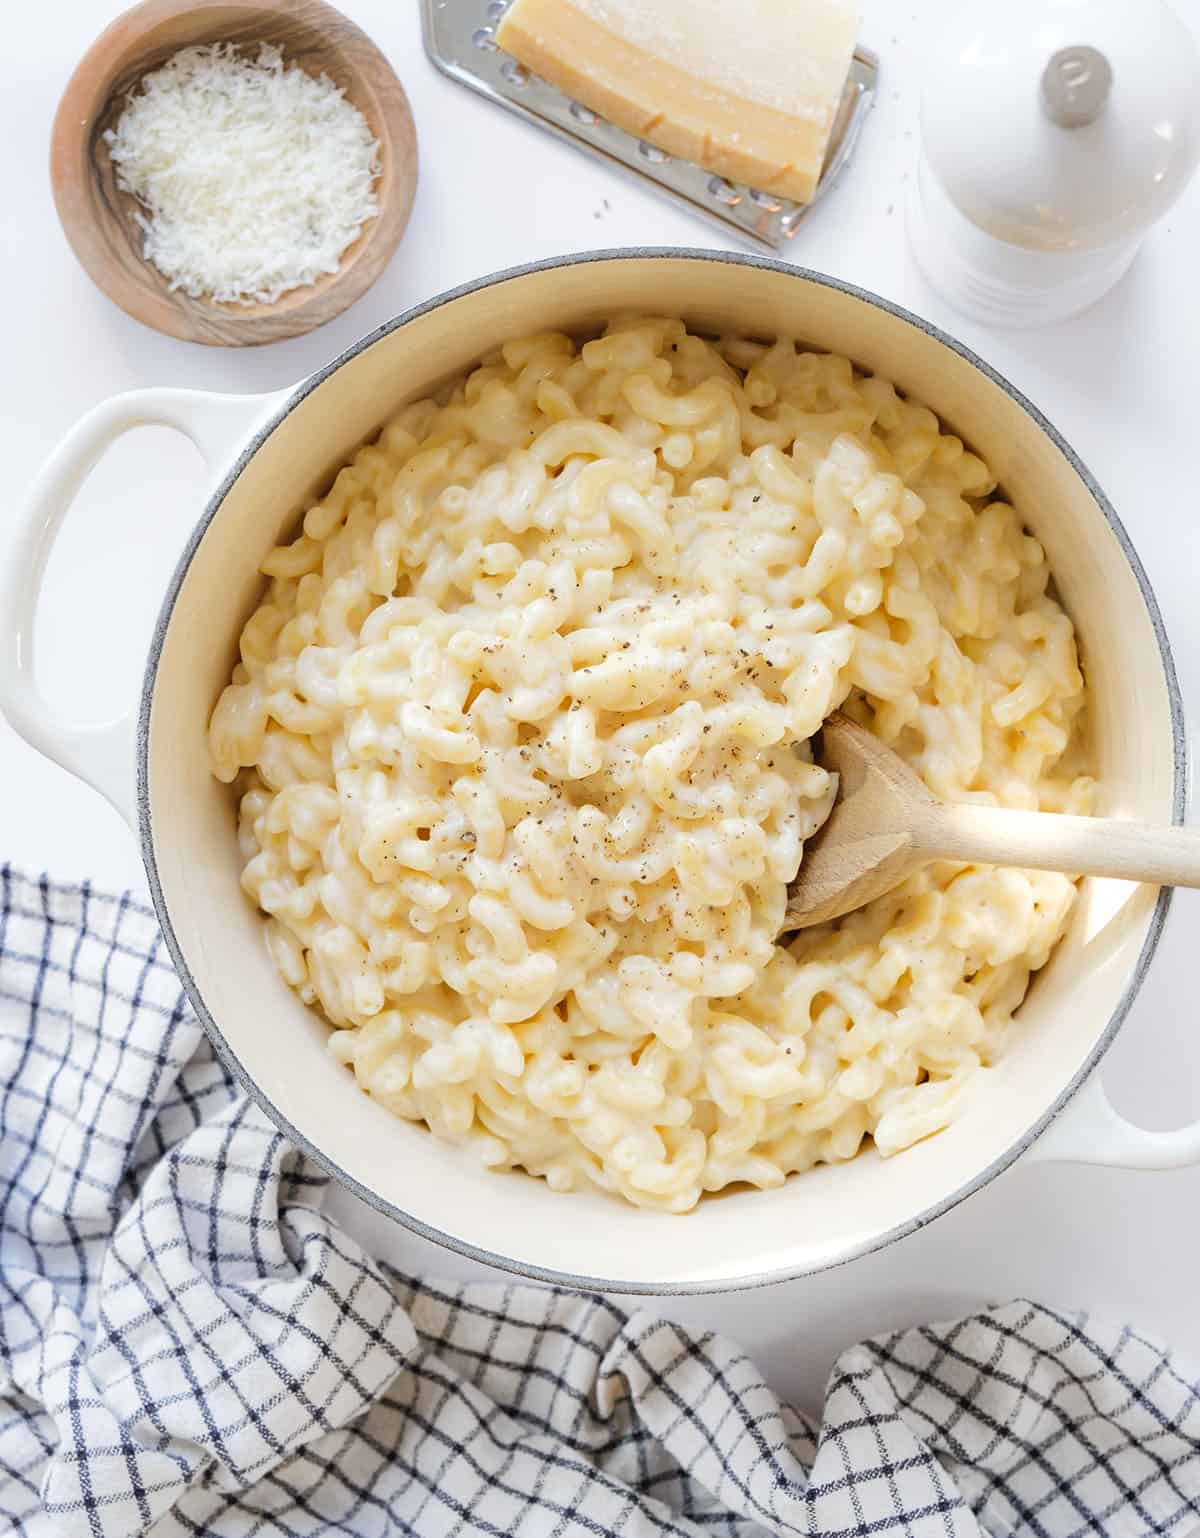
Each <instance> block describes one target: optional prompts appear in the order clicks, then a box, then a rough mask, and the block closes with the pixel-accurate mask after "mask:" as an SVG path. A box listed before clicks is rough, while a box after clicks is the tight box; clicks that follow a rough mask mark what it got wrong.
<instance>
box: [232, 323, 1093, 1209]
mask: <svg viewBox="0 0 1200 1538" xmlns="http://www.w3.org/2000/svg"><path fill="white" fill-rule="evenodd" d="M994 490H995V485H994V481H993V478H992V476H991V474H990V473H989V471H988V468H987V466H986V465H985V464H984V463H982V461H981V460H979V459H978V458H976V456H975V455H973V454H971V453H969V452H968V451H967V450H966V449H965V448H964V447H963V444H962V443H961V442H960V441H959V440H958V439H957V438H955V437H953V436H951V435H950V434H949V433H947V432H945V431H943V430H942V428H941V426H940V425H939V423H938V421H937V419H936V418H935V417H934V415H933V414H932V413H931V412H930V411H928V410H926V409H925V408H923V407H921V406H919V405H917V404H915V403H913V402H912V401H909V400H906V399H904V398H902V397H901V396H899V395H898V394H897V393H896V391H895V390H894V389H893V388H892V386H891V385H890V384H888V383H887V382H886V381H884V380H882V379H878V378H871V377H863V376H862V375H860V374H858V373H857V372H856V371H855V370H854V368H853V367H852V366H851V364H850V363H849V362H847V361H846V360H845V359H844V358H837V357H828V356H824V355H818V354H815V353H811V352H806V351H804V350H803V349H801V348H798V347H797V346H795V345H794V344H793V343H792V342H791V341H788V340H781V341H778V342H776V343H775V344H774V345H766V344H764V343H758V342H751V341H745V340H736V339H723V340H721V341H716V342H714V341H708V340H705V339H703V338H701V337H699V336H693V335H689V334H688V333H687V331H686V330H685V328H684V326H683V325H682V324H681V323H680V322H679V321H675V320H662V319H649V320H648V319H628V320H623V321H620V322H618V323H615V324H613V325H612V326H610V327H609V329H608V330H607V331H606V332H605V333H604V334H603V335H601V336H598V337H596V338H595V339H593V340H591V341H587V342H585V343H583V344H582V345H577V344H576V343H575V342H574V341H572V340H571V339H570V338H569V337H567V336H563V335H555V334H547V335H540V336H533V337H528V338H525V339H523V340H521V341H516V342H511V343H509V344H508V345H506V346H505V347H504V348H502V349H501V350H500V351H499V352H497V353H495V354H494V355H492V356H489V357H488V358H487V359H486V360H485V361H484V362H483V363H482V364H481V365H480V366H479V367H478V368H476V369H475V371H474V372H473V373H472V374H470V376H469V377H468V378H466V379H464V380H461V381H460V382H458V383H457V384H455V385H454V386H453V387H451V388H447V389H446V390H445V391H443V392H442V393H441V394H440V395H439V396H438V398H437V399H435V400H423V401H418V402H417V403H415V404H413V405H410V406H407V407H405V408H404V409H403V410H402V411H400V412H399V413H398V414H397V415H396V417H395V418H394V419H393V420H392V421H391V422H390V423H389V424H388V426H387V427H385V428H384V430H383V431H382V433H380V435H379V437H378V439H377V440H376V441H375V442H373V443H371V444H370V445H369V446H367V447H365V448H363V449H362V450H360V451H359V453H358V454H356V455H355V457H354V459H353V460H352V462H351V463H350V464H349V465H347V466H346V467H345V468H344V469H342V470H341V471H340V472H339V474H338V475H337V477H336V479H335V481H334V483H333V485H332V487H331V489H330V490H329V491H328V493H327V494H326V495H325V496H324V497H322V498H321V499H320V501H318V502H317V503H316V504H315V505H314V506H313V507H311V508H310V509H309V510H308V512H307V513H306V514H305V517H304V520H303V527H302V530H301V532H300V533H299V534H298V535H297V536H296V537H295V538H294V539H293V540H292V541H291V542H290V543H288V544H284V545H281V546H279V547H278V548H277V549H275V550H273V551H272V552H271V554H270V555H269V556H268V557H267V559H266V560H265V561H264V562H263V568H262V569H263V571H264V573H265V575H266V577H267V579H268V582H269V587H268V590H267V593H266V596H265V598H264V600H263V602H262V604H261V606H260V607H259V608H258V609H257V611H256V612H255V613H254V614H253V615H252V617H251V618H250V620H249V622H248V623H247V624H246V627H245V629H244V631H243V633H242V637H241V661H240V663H239V665H238V667H237V668H236V669H235V672H234V675H233V681H232V683H231V684H230V685H229V687H228V688H226V690H225V691H224V693H223V694H222V696H221V698H220V700H219V702H218V704H217V707H216V709H215V711H214V714H213V718H212V725H211V746H212V758H213V764H214V769H215V772H216V774H217V775H218V776H219V778H220V779H222V780H224V781H229V782H236V783H237V786H238V790H239V794H240V798H241V821H240V829H241V831H240V837H241V846H242V850H243V853H244V856H245V860H246V866H245V873H244V877H243V880H244V885H245V888H246V891H247V892H248V893H249V894H250V896H251V897H252V898H253V899H254V901H255V902H256V903H257V904H258V906H259V907H260V908H261V909H262V910H263V911H264V912H265V913H266V914H267V915H269V922H268V925H267V939H268V943H269V946H270V949H271V952H272V954H273V956H274V959H275V961H276V963H277V965H278V967H279V970H280V972H281V973H282V975H283V977H284V978H285V979H286V981H287V982H288V983H289V984H290V985H291V986H292V987H293V988H295V989H296V990H298V992H299V994H300V996H301V997H302V998H303V999H304V1000H305V1001H307V1002H308V1003H311V1004H315V1005H317V1006H319V1008H320V1009H321V1010H322V1011H323V1012H324V1014H325V1016H326V1017H327V1018H328V1019H329V1020H330V1021H331V1022H332V1024H333V1025H334V1026H335V1027H336V1029H335V1031H334V1034H333V1036H332V1040H331V1046H332V1050H333V1053H334V1055H335V1057H336V1058H337V1059H338V1060H339V1061H340V1062H341V1063H344V1064H347V1065H349V1066H350V1067H352V1069H353V1071H354V1073H355V1074H356V1075H357V1077H358V1080H359V1082H360V1083H361V1085H362V1086H363V1088H364V1089H365V1090H367V1091H368V1092H369V1093H370V1094H371V1095H372V1096H373V1097H374V1098H376V1099H378V1100H380V1101H382V1102H383V1104H384V1105H386V1106H388V1107H390V1108H391V1109H392V1110H393V1111H395V1112H396V1113H398V1114H399V1115H401V1116H404V1117H407V1118H410V1119H412V1120H415V1121H422V1122H426V1123H427V1124H428V1125H429V1126H430V1127H431V1128H432V1129H433V1131H434V1132H435V1133H436V1134H437V1135H438V1136H439V1137H443V1138H448V1139H451V1140H453V1141H454V1142H457V1143H461V1144H466V1145H469V1146H470V1147H472V1148H473V1149H474V1151H475V1153H476V1154H477V1156H478V1157H479V1158H480V1159H481V1160H482V1161H483V1163H484V1164H486V1165H490V1166H493V1167H495V1168H498V1169H508V1168H513V1167H519V1168H522V1169H524V1170H527V1171H528V1172H529V1173H531V1174H533V1175H537V1176H541V1177H542V1178H544V1179H545V1180H546V1181H547V1182H548V1183H549V1184H550V1185H551V1186H553V1187H554V1188H555V1189H558V1190H565V1189H568V1188H570V1187H573V1186H578V1185H580V1184H582V1183H585V1182H589V1181H590V1182H594V1183H595V1184H596V1185H598V1186H600V1187H603V1188H604V1189H606V1190H610V1191H614V1192H617V1193H619V1194H620V1195H622V1196H624V1197H626V1198H627V1199H628V1200H630V1201H631V1202H635V1203H637V1204H638V1205H640V1206H645V1207H656V1208H663V1209H666V1210H669V1211H674V1212H682V1211H686V1210H687V1209H689V1208H691V1207H692V1206H694V1205H695V1203H696V1201H697V1200H698V1199H699V1197H700V1196H701V1194H702V1193H703V1192H705V1191H717V1190H720V1189H722V1188H723V1187H726V1186H729V1185H733V1184H737V1183H748V1184H750V1185H754V1186H760V1187H763V1186H774V1185H778V1184H779V1183H780V1182H782V1181H783V1180H784V1178H785V1177H786V1176H787V1175H788V1174H789V1173H791V1172H794V1171H798V1170H803V1169H805V1168H807V1167H808V1166H810V1165H812V1164H814V1163H816V1162H818V1161H822V1160H839V1159H849V1158H851V1157H852V1156H853V1155H854V1154H855V1153H856V1152H857V1151H858V1149H859V1147H860V1146H861V1145H862V1143H863V1141H864V1140H865V1139H867V1138H872V1139H873V1140H874V1142H875V1145H876V1146H877V1147H878V1148H879V1149H880V1151H881V1152H882V1153H884V1154H890V1153H893V1152H895V1151H896V1150H898V1149H901V1148H904V1147H906V1146H908V1145H909V1144H911V1143H913V1142H915V1141H916V1140H918V1139H920V1138H923V1137H925V1136H926V1135H928V1134H929V1133H932V1132H935V1131H937V1130H938V1129H939V1128H941V1127H942V1126H944V1125H945V1124H946V1122H947V1121H948V1120H949V1119H950V1117H951V1116H952V1115H953V1113H954V1109H955V1103H956V1101H957V1099H958V1098H959V1095H960V1092H961V1090H962V1087H963V1085H964V1084H965V1083H966V1081H967V1079H968V1078H969V1077H970V1076H971V1075H972V1074H973V1073H975V1072H976V1071H977V1070H978V1069H979V1068H980V1066H981V1065H986V1064H987V1063H988V1062H989V1061H990V1060H991V1059H992V1057H993V1056H994V1055H995V1054H996V1052H997V1051H998V1050H999V1049H1000V1047H1001V1045H1002V1043H1003V1040H1004V1036H1005V1032H1006V1028H1007V1026H1008V1023H1009V1020H1010V1017H1011V1015H1012V1012H1013V1011H1014V1010H1015V1009H1016V1008H1017V1006H1018V1005H1019V1004H1020V1002H1021V1000H1022V998H1023V996H1024V994H1025V990H1026V986H1027V983H1028V979H1029V975H1030V973H1031V972H1032V971H1034V970H1036V969H1037V968H1038V967H1040V966H1042V965H1043V963H1044V962H1045V961H1046V959H1047V957H1048V955H1049V954H1050V951H1051V948H1052V947H1053V946H1054V944H1055V941H1056V940H1057V939H1058V937H1059V935H1060V934H1061V932H1062V929H1063V925H1064V922H1065V920H1066V917H1067V913H1068V910H1069V909H1070V906H1071V902H1072V899H1073V896H1074V887H1073V885H1072V883H1071V881H1070V880H1068V879H1067V878H1065V877H1062V876H1057V875H1048V874H1040V873H1033V872H1024V871H1014V870H992V869H982V868H974V867H966V868H964V867H954V866H939V867H934V868H931V869H930V870H928V871H927V872H925V873H924V874H922V875H921V876H920V877H918V878H916V879H914V880H912V881H910V882H908V884H907V885H906V886H904V887H903V888H902V889H900V890H898V891H897V892H895V893H893V894H892V895H890V896H888V897H886V898H884V899H881V900H880V901H877V902H875V903H872V904H871V905H870V906H869V907H867V908H866V909H864V910H862V911H861V912H859V913H855V914H853V915H851V916H850V917H848V918H847V919H845V920H842V921H841V922H839V923H838V924H835V925H827V926H824V927H822V928H819V929H815V930H811V931H807V932H805V933H803V934H802V935H801V936H800V937H799V938H798V939H796V940H795V941H794V942H793V943H791V944H790V945H788V946H786V947H784V946H781V945H779V944H777V943H776V934H777V931H778V929H779V926H780V923H781V920H782V918H783V913H784V906H785V897H786V888H787V884H788V882H789V881H790V880H791V879H792V878H793V877H794V875H795V873H796V870H797V867H798V865H799V862H800V860H801V858H802V851H803V846H804V841H805V839H806V838H807V837H808V836H809V835H810V834H811V833H812V832H813V831H814V830H815V829H816V828H817V827H819V826H820V824H821V822H822V820H823V819H824V817H825V816H826V815H827V813H828V809H829V807H830V805H831V802H832V797H833V794H834V789H835V786H834V784H833V782H832V780H831V778H830V776H828V775H827V774H826V773H825V771H824V770H823V769H821V768H820V767H819V766H818V765H817V764H816V763H814V762H813V758H812V754H811V752H810V748H809V739H810V738H811V737H812V735H813V733H814V732H815V731H816V730H817V729H818V728H819V727H820V725H821V722H822V721H823V720H824V719H825V717H826V716H827V715H829V713H830V712H831V711H832V710H834V709H835V708H836V707H838V706H840V705H842V704H843V703H844V702H848V708H849V709H850V710H851V712H852V713H853V714H855V715H856V716H857V717H858V718H859V719H860V720H862V721H864V722H865V723H867V724H868V725H869V726H870V727H871V729H872V730H873V731H875V732H877V733H878V734H879V735H880V736H881V737H882V738H883V739H884V740H885V741H887V742H889V743H891V744H892V745H893V746H894V747H895V748H896V749H897V750H898V751H899V752H900V753H902V754H903V755H904V757H905V758H906V759H908V760H909V762H910V763H912V764H913V765H914V766H915V767H916V769H917V770H918V771H919V772H920V773H921V775H922V776H923V778H924V779H925V781H926V782H927V783H928V784H929V785H930V786H931V787H932V788H933V790H934V791H936V792H937V793H938V794H939V795H941V796H944V797H948V798H951V799H958V800H967V801H971V800H974V801H979V802H983V803H987V804H998V805H1004V806H1014V807H1033V808H1038V807H1040V808H1043V809H1056V810H1057V809H1064V810H1065V809H1070V810H1086V808H1087V803H1088V797H1089V788H1090V782H1089V781H1088V780H1087V779H1086V778H1085V777H1083V776H1081V775H1079V774H1077V773H1075V772H1074V770H1073V768H1072V767H1071V765H1072V764H1073V762H1074V759H1075V757H1076V755H1077V752H1078V750H1077V748H1076V746H1075V745H1074V742H1073V736H1074V734H1075V727H1076V723H1077V719H1078V716H1079V712H1080V710H1081V707H1082V703H1083V680H1082V678H1081V675H1080V671H1079V666H1078V662H1077V659H1076V648H1075V639H1074V634H1073V631H1072V627H1071V622H1070V620H1069V619H1068V618H1067V616H1066V615H1065V614H1064V612H1063V611H1062V609H1061V608H1060V607H1059V605H1058V603H1057V602H1056V601H1055V598H1054V596H1053V595H1052V593H1051V591H1050V590H1049V587H1048V584H1049V578H1050V573H1049V571H1048V569H1047V565H1046V560H1045V556H1044V554H1043V551H1042V548H1041V546H1040V545H1039V544H1038V542H1037V540H1036V539H1034V538H1032V537H1031V536H1030V535H1029V534H1027V533H1026V532H1025V531H1024V529H1023V527H1022V525H1021V521H1020V519H1019V517H1018V516H1017V514H1016V513H1015V512H1014V510H1013V509H1012V508H1011V507H1010V506H1008V505H1007V504H1006V503H1005V502H1004V501H1003V499H1001V498H996V497H994V496H993V492H994Z"/></svg>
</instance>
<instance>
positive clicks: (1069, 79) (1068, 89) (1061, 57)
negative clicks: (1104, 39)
mask: <svg viewBox="0 0 1200 1538" xmlns="http://www.w3.org/2000/svg"><path fill="white" fill-rule="evenodd" d="M1112 83H1113V73H1112V66H1111V65H1110V64H1109V62H1108V60H1107V59H1106V58H1105V57H1104V55H1103V54H1102V53H1101V52H1100V50H1099V49H1098V48H1089V47H1088V46H1087V45H1086V44H1080V45H1079V46H1078V47H1075V48H1060V49H1059V50H1058V52H1057V53H1055V54H1052V55H1051V58H1050V62H1049V63H1048V64H1047V65H1046V68H1045V70H1044V71H1043V72H1042V106H1043V107H1044V108H1045V111H1046V116H1047V117H1048V118H1049V119H1050V120H1051V122H1053V123H1057V124H1058V126H1059V127H1060V128H1085V127H1086V126H1087V125H1088V124H1089V123H1094V122H1095V121H1096V119H1097V118H1098V117H1099V116H1100V114H1101V113H1102V112H1103V111H1104V108H1105V106H1106V104H1107V102H1108V98H1109V95H1110V94H1111V92H1112Z"/></svg>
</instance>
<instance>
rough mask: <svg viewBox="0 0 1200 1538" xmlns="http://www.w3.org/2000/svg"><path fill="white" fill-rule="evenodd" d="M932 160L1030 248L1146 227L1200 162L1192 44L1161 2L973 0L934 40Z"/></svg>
mask: <svg viewBox="0 0 1200 1538" xmlns="http://www.w3.org/2000/svg"><path fill="white" fill-rule="evenodd" d="M921 131H922V137H923V147H924V152H925V156H926V158H927V160H928V163H929V165H930V167H931V168H932V170H933V171H934V173H935V174H936V176H937V177H938V179H939V181H940V182H941V183H942V185H943V186H944V188H945V190H946V192H947V194H948V195H949V196H950V198H951V199H952V201H953V202H954V203H955V204H956V205H957V207H958V208H959V209H960V210H961V212H962V213H963V214H965V215H966V217H967V218H968V219H970V220H971V221H972V222H973V223H974V224H976V225H978V226H979V227H980V228H982V229H984V230H986V231H988V233H989V234H992V235H994V236H996V237H997V238H998V239H1000V240H1005V241H1008V242H1010V243H1011V244H1013V245H1018V246H1025V247H1029V248H1032V249H1035V250H1058V251H1062V250H1080V249H1090V248H1095V247H1098V246H1103V245H1108V244H1110V243H1112V242H1115V241H1120V240H1123V239H1130V238H1133V237H1136V236H1138V235H1139V234H1141V232H1142V231H1143V230H1145V229H1146V228H1147V227H1148V226H1149V225H1150V224H1152V223H1153V222H1154V221H1155V220H1156V219H1158V218H1159V217H1160V216H1161V215H1162V214H1163V213H1164V212H1165V211H1166V209H1167V208H1169V207H1170V205H1171V204H1172V203H1173V202H1174V201H1175V199H1176V198H1177V197H1178V196H1179V194H1180V193H1181V192H1182V191H1183V188H1184V187H1185V186H1186V184H1187V181H1188V179H1189V177H1190V176H1191V174H1192V172H1193V171H1194V170H1195V168H1196V164H1197V161H1198V160H1200V48H1198V47H1197V44H1196V40H1195V37H1194V35H1193V34H1192V32H1191V30H1190V29H1189V28H1188V27H1186V26H1185V25H1184V23H1183V22H1182V21H1181V20H1180V18H1179V17H1178V16H1177V15H1176V13H1175V12H1174V11H1173V10H1172V9H1171V8H1170V6H1169V5H1168V4H1166V0H999V3H998V0H971V3H965V4H961V5H959V6H958V7H956V8H955V10H954V12H953V13H952V15H951V16H950V17H949V18H948V20H947V22H946V24H945V26H943V27H941V28H940V29H939V32H938V34H937V36H936V37H935V38H934V39H932V40H931V47H930V53H929V60H928V67H927V72H926V80H925V89H924V92H923V96H922V102H921Z"/></svg>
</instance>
